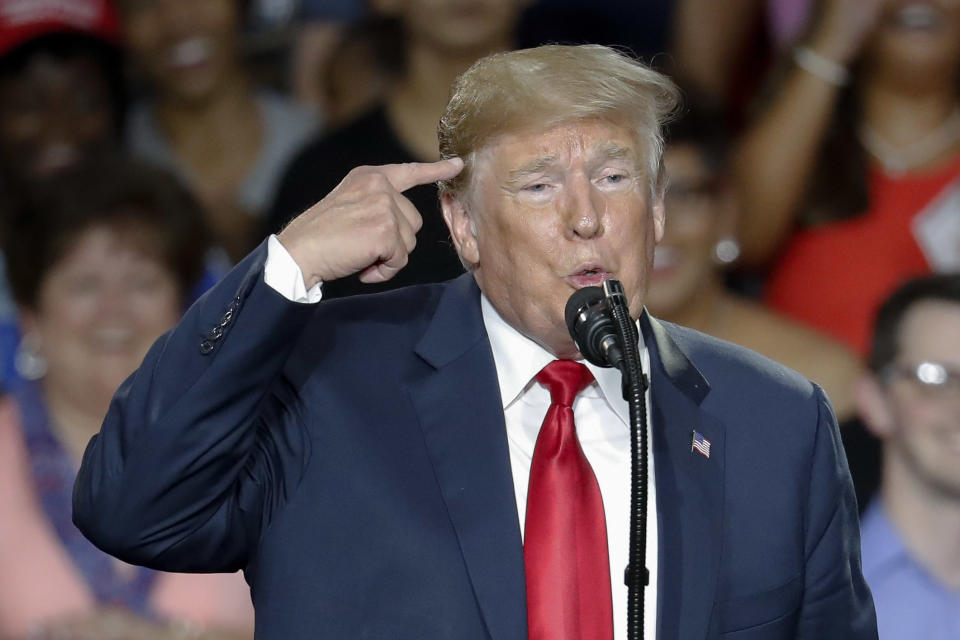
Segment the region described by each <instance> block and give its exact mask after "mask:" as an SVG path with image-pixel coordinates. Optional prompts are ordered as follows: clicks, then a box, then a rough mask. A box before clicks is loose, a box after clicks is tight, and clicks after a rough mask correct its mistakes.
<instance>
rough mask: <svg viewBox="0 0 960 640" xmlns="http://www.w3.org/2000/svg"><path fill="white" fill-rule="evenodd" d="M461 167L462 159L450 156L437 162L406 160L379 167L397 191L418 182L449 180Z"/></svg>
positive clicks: (408, 187) (413, 185) (415, 184)
mask: <svg viewBox="0 0 960 640" xmlns="http://www.w3.org/2000/svg"><path fill="white" fill-rule="evenodd" d="M461 169H463V160H461V159H460V158H450V159H449V160H439V161H437V162H406V163H403V164H385V165H383V166H382V167H380V170H381V171H382V172H383V175H385V176H386V177H387V180H389V181H390V184H392V185H393V188H394V189H396V190H397V191H406V190H407V189H410V188H411V187H415V186H417V185H418V184H430V183H431V182H436V181H437V180H449V179H450V178H452V177H454V176H455V175H457V174H458V173H460V171H461Z"/></svg>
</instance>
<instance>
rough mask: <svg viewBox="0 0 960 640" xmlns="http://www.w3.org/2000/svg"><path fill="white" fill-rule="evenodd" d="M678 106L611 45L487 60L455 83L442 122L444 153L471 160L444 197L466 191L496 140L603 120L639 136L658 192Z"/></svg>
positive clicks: (670, 87) (445, 185)
mask: <svg viewBox="0 0 960 640" xmlns="http://www.w3.org/2000/svg"><path fill="white" fill-rule="evenodd" d="M678 104H679V91H678V90H677V88H676V86H675V85H674V84H673V82H672V81H671V80H670V79H669V78H667V77H666V76H664V75H663V74H660V73H657V72H656V71H654V70H652V69H650V68H649V67H647V66H645V65H644V64H642V63H641V62H639V61H637V60H634V59H633V58H631V57H629V56H627V55H625V54H623V53H621V52H619V51H617V50H615V49H611V48H610V47H605V46H601V45H579V46H562V45H546V46H542V47H536V48H534V49H522V50H519V51H510V52H506V53H497V54H494V55H491V56H487V57H485V58H482V59H480V60H478V61H477V62H476V63H474V64H473V66H471V67H470V68H469V69H467V71H465V72H464V73H463V74H461V75H460V76H459V77H458V78H457V80H456V81H455V82H454V84H453V88H452V93H451V96H450V100H449V102H447V108H446V109H445V111H444V113H443V116H442V117H441V118H440V124H439V126H438V128H437V137H438V138H439V142H440V155H441V156H442V157H444V158H452V157H460V158H462V159H463V160H464V162H465V167H464V170H463V171H462V172H461V173H460V174H459V175H458V176H457V177H456V178H454V179H453V180H447V181H442V182H441V183H440V185H439V186H440V192H441V193H452V194H461V193H463V192H464V189H465V187H467V186H468V185H469V184H470V181H471V179H472V171H471V168H472V165H473V160H474V159H475V156H476V154H477V152H479V151H481V150H483V149H484V148H485V147H486V146H487V145H489V144H490V143H491V142H493V139H494V138H495V137H496V136H498V135H501V134H505V133H511V132H516V131H519V130H523V129H528V128H539V129H548V128H550V127H552V126H554V125H558V124H561V123H563V122H568V121H572V120H584V119H594V118H597V119H607V120H614V121H617V122H624V123H625V124H626V125H627V126H629V127H630V128H631V129H632V130H633V131H634V133H635V134H636V136H637V142H638V144H640V145H641V148H643V149H644V151H645V156H646V157H645V158H644V162H645V165H646V166H645V170H646V172H647V175H648V178H649V180H650V189H651V194H655V193H656V192H657V191H659V189H660V188H661V186H662V180H663V177H662V175H663V168H662V162H663V160H662V159H663V133H662V126H663V124H664V123H665V122H667V121H668V120H669V118H670V116H671V115H672V113H673V112H674V110H675V109H676V107H677V105H678Z"/></svg>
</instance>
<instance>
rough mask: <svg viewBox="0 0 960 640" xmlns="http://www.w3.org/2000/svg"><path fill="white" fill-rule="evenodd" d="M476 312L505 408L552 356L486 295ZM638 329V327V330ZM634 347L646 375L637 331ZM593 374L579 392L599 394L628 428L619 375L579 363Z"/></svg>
mask: <svg viewBox="0 0 960 640" xmlns="http://www.w3.org/2000/svg"><path fill="white" fill-rule="evenodd" d="M480 309H481V312H482V314H483V324H484V326H485V327H486V329H487V337H488V338H489V340H490V349H491V350H492V351H493V362H494V365H495V366H496V368H497V381H498V383H499V385H500V398H501V399H502V400H503V408H504V409H506V408H507V407H509V406H510V405H511V404H513V403H514V402H516V400H517V399H518V398H519V397H520V396H521V395H522V394H523V392H524V391H525V390H526V389H527V388H528V387H529V386H530V384H531V383H532V382H533V377H534V376H535V375H537V373H539V372H540V370H541V369H543V368H544V367H545V366H547V365H548V364H549V363H550V362H551V361H553V360H554V359H555V357H554V356H553V355H552V354H551V353H550V352H549V351H547V350H546V349H544V348H543V347H542V346H540V345H539V344H537V343H536V342H534V341H533V340H531V339H530V338H528V337H526V336H525V335H523V334H522V333H520V332H519V331H517V330H516V329H514V328H513V327H512V326H510V325H509V324H507V321H506V320H504V319H503V317H502V316H501V315H500V314H499V313H498V312H497V310H496V309H494V308H493V305H492V304H491V303H490V301H489V300H488V299H487V296H486V295H484V294H482V293H481V294H480ZM638 329H639V327H638ZM637 334H638V335H639V340H638V347H639V348H640V354H641V360H642V362H643V363H644V370H645V371H647V372H648V375H649V368H650V367H649V354H648V353H647V348H646V346H645V345H644V343H643V334H641V333H640V332H639V331H638V332H637ZM579 362H582V363H583V364H585V365H586V366H587V368H588V369H589V370H590V373H592V374H593V377H594V379H595V380H596V382H594V383H592V384H591V385H590V386H589V387H587V388H586V389H584V391H583V393H597V392H598V391H597V389H598V388H599V393H601V394H602V395H603V398H604V400H605V401H606V403H607V404H608V405H609V406H610V408H611V409H612V410H613V411H614V412H615V413H616V414H617V416H618V417H619V418H620V420H621V421H622V422H623V424H624V425H625V427H627V428H629V426H630V416H629V413H628V410H629V409H628V405H627V403H626V401H624V400H623V393H622V391H621V377H620V372H619V371H617V370H616V369H614V368H612V367H598V366H596V365H594V364H591V363H589V362H587V361H586V360H582V359H581V360H580V361H579Z"/></svg>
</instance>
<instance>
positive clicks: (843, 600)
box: [796, 387, 877, 640]
mask: <svg viewBox="0 0 960 640" xmlns="http://www.w3.org/2000/svg"><path fill="white" fill-rule="evenodd" d="M816 394H817V401H818V404H819V420H818V424H817V431H816V435H815V441H814V449H813V459H812V464H811V467H810V471H809V473H810V478H809V482H808V484H807V487H808V495H807V511H806V514H805V519H804V552H805V554H806V570H805V574H804V591H803V602H802V605H801V611H800V620H799V623H798V626H797V636H796V637H797V638H802V639H805V640H832V639H835V640H876V638H877V623H876V614H875V612H874V607H873V598H872V597H871V595H870V590H869V588H868V587H867V584H866V582H865V580H864V578H863V573H862V571H861V565H860V530H859V521H858V517H857V502H856V497H855V496H854V491H853V483H852V482H851V480H850V472H849V470H848V468H847V461H846V456H845V454H844V452H843V447H842V445H841V441H840V433H839V429H838V428H837V421H836V418H835V417H834V415H833V410H832V409H831V408H830V405H829V403H828V401H827V399H826V397H825V396H824V394H823V391H822V390H821V389H820V388H819V387H817V388H816Z"/></svg>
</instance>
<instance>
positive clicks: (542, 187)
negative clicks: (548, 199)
mask: <svg viewBox="0 0 960 640" xmlns="http://www.w3.org/2000/svg"><path fill="white" fill-rule="evenodd" d="M523 190H524V191H530V192H532V193H542V192H544V191H546V190H547V185H546V183H543V182H537V183H536V184H531V185H527V186H526V187H524V188H523Z"/></svg>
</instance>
